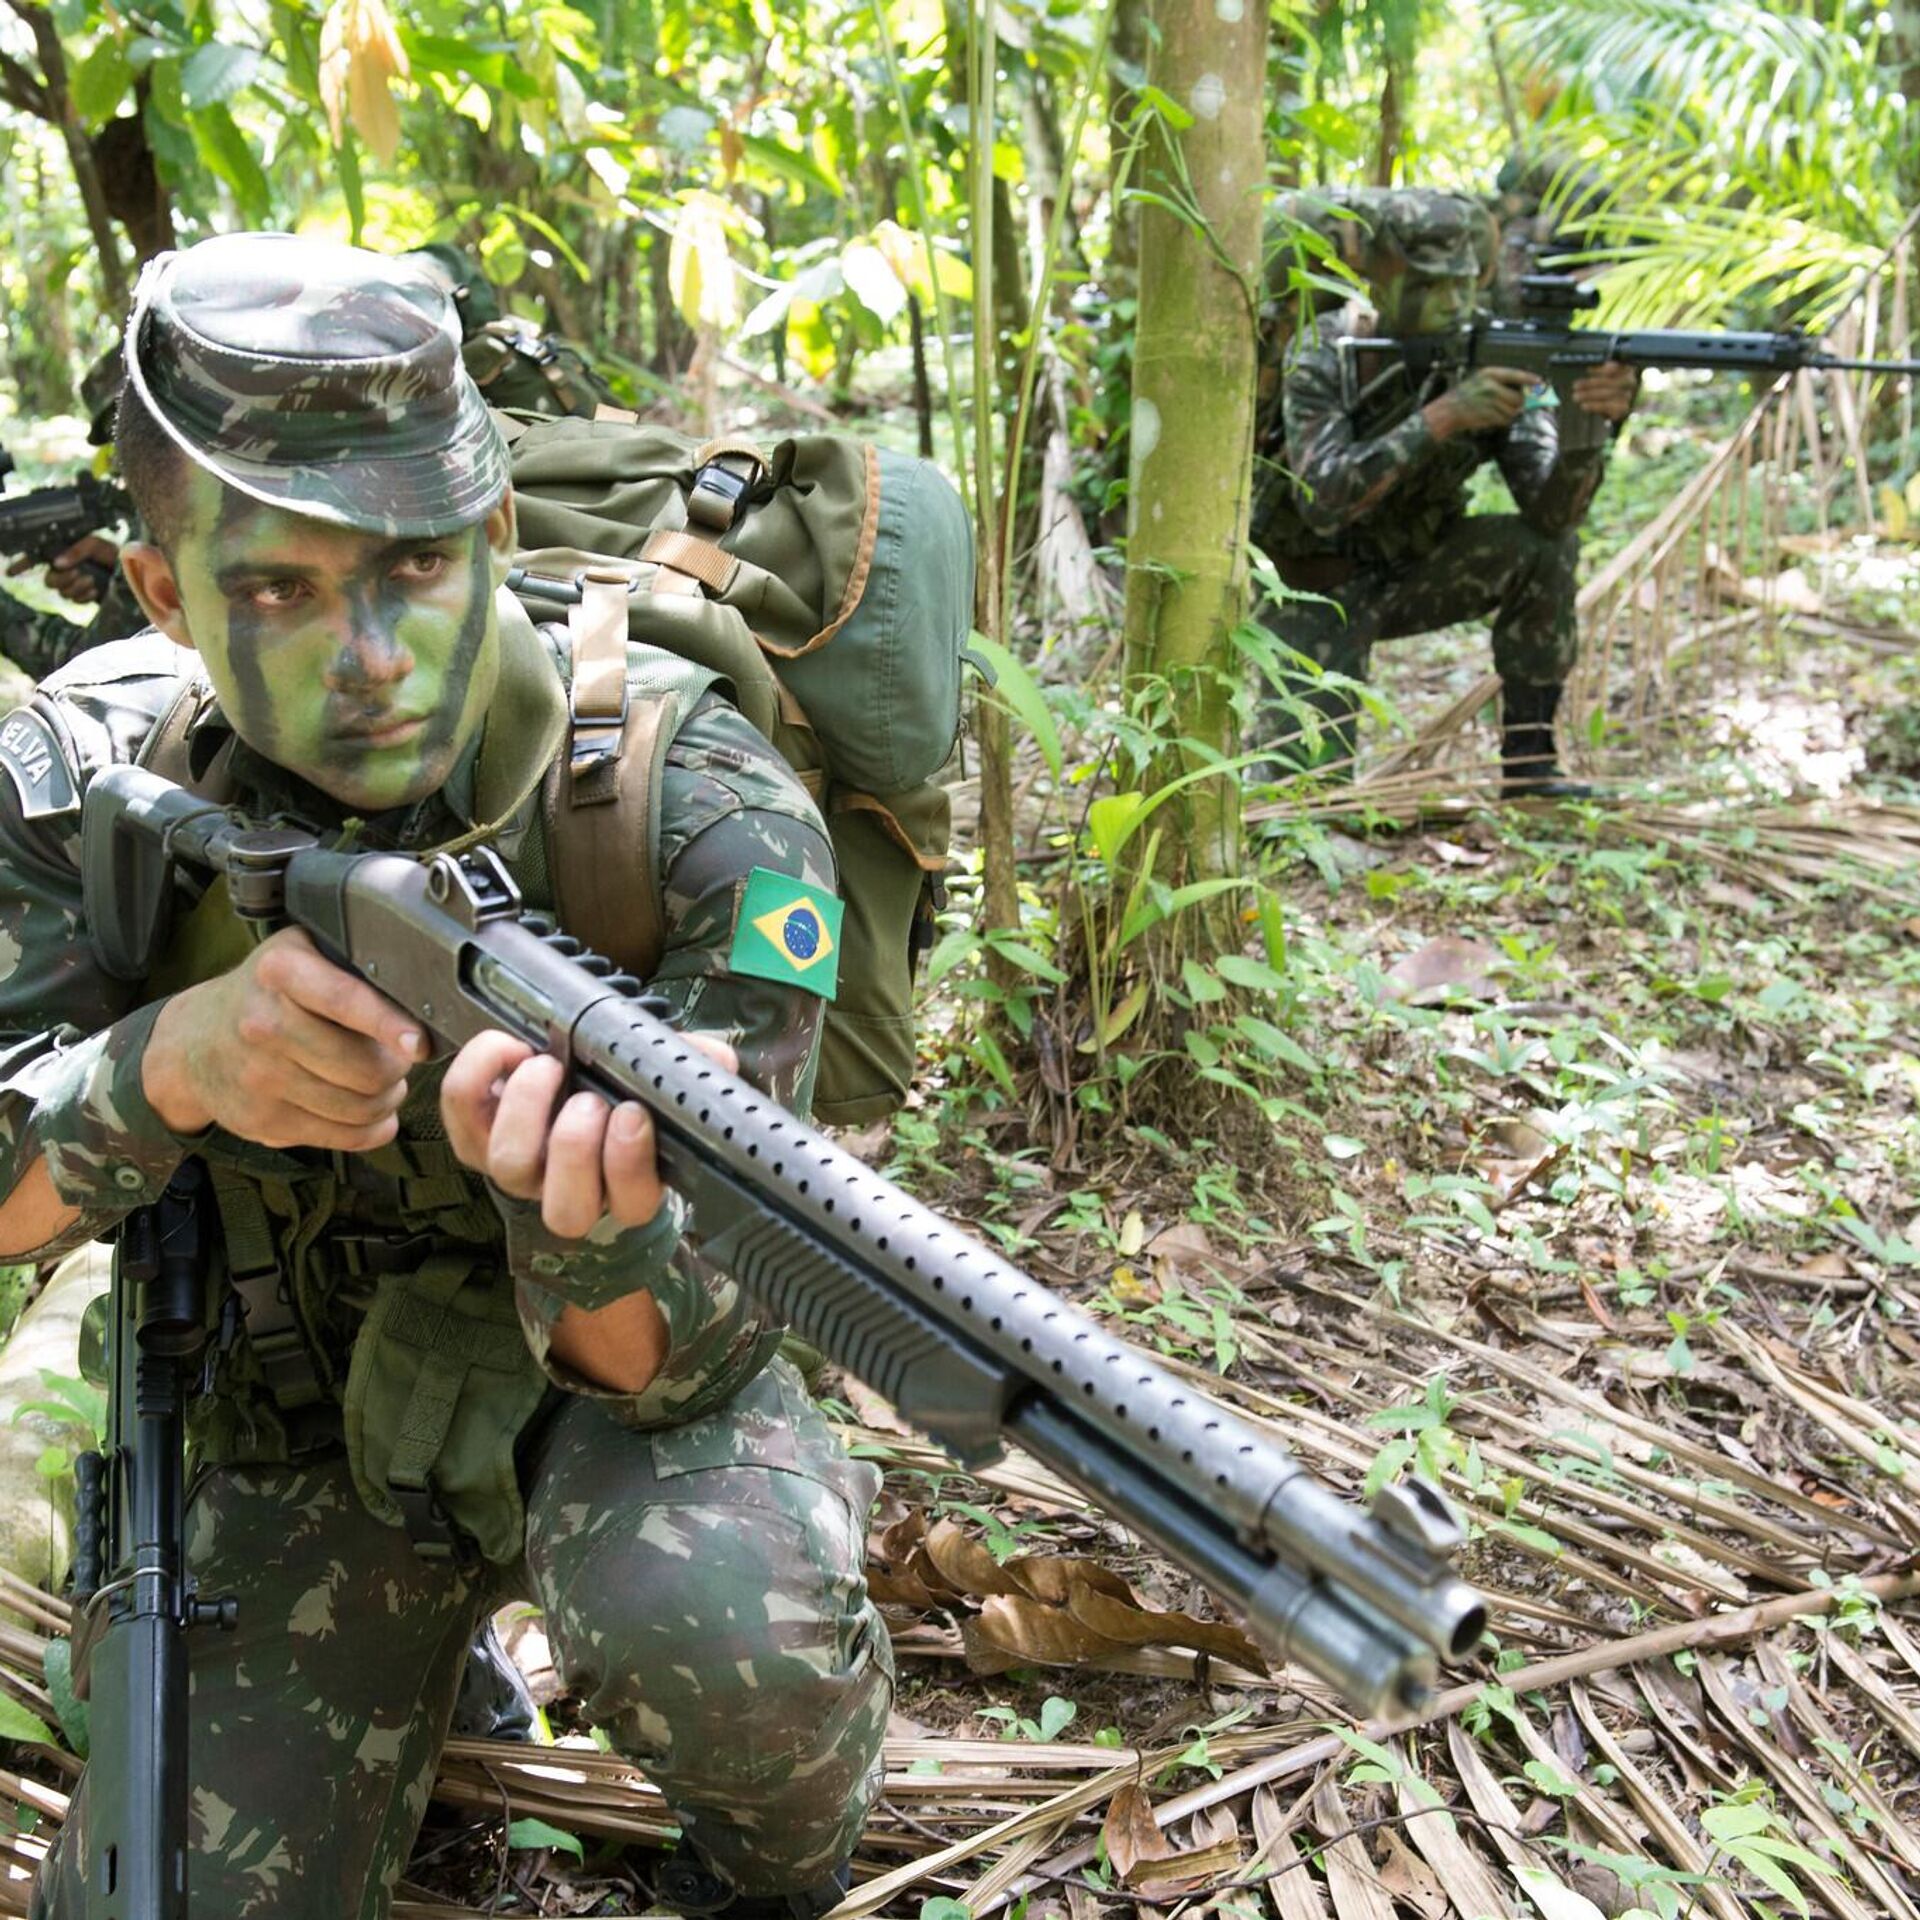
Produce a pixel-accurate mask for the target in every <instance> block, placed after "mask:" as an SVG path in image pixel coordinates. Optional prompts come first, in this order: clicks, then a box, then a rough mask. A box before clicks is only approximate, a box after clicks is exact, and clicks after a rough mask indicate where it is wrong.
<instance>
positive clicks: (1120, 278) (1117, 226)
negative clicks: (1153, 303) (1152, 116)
mask: <svg viewBox="0 0 1920 1920" xmlns="http://www.w3.org/2000/svg"><path fill="white" fill-rule="evenodd" d="M1146 69H1147V0H1114V10H1113V26H1112V28H1111V29H1110V36H1109V40H1108V46H1107V150H1108V152H1109V153H1110V154H1111V155H1112V157H1113V162H1112V163H1113V170H1114V180H1113V182H1112V188H1113V192H1114V197H1113V206H1112V209H1111V211H1110V213H1109V215H1108V219H1109V231H1110V234H1111V238H1110V239H1109V240H1108V242H1107V295H1108V298H1109V299H1113V300H1130V299H1131V298H1132V297H1133V293H1134V288H1135V286H1136V285H1137V283H1138V279H1139V271H1140V210H1139V209H1138V208H1137V207H1134V206H1131V205H1129V204H1127V203H1126V202H1124V201H1123V200H1122V198H1121V196H1120V192H1119V188H1120V187H1121V185H1122V184H1123V183H1122V181H1121V178H1120V174H1121V168H1122V166H1123V165H1125V166H1126V167H1127V180H1128V182H1130V183H1131V184H1132V185H1135V186H1137V185H1138V184H1139V178H1140V176H1139V160H1138V157H1137V156H1136V158H1135V159H1134V160H1133V161H1131V162H1130V163H1129V162H1127V160H1126V155H1127V150H1128V146H1129V144H1130V142H1131V140H1132V138H1133V136H1132V135H1131V134H1130V133H1129V132H1128V131H1127V129H1128V127H1129V126H1130V125H1131V124H1132V121H1133V115H1134V109H1135V108H1136V107H1137V106H1138V105H1139V102H1140V90H1139V86H1138V82H1139V81H1140V80H1141V79H1142V78H1144V77H1145V74H1146Z"/></svg>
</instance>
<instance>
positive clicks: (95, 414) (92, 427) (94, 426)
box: [80, 344, 127, 447]
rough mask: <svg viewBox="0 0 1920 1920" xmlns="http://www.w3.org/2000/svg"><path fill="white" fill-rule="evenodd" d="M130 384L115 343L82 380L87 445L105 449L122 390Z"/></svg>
mask: <svg viewBox="0 0 1920 1920" xmlns="http://www.w3.org/2000/svg"><path fill="white" fill-rule="evenodd" d="M126 383H127V362H126V357H125V355H123V354H122V352H121V351H120V348H119V346H118V345H117V344H116V345H114V346H112V347H110V348H108V350H107V351H106V352H105V353H103V354H102V355H101V356H100V358H99V359H98V360H96V361H95V362H94V363H93V365H92V366H90V367H89V368H88V369H87V370H86V373H85V374H84V375H83V376H82V377H81V381H80V404H81V405H82V406H83V407H85V408H86V410H87V444H88V445H89V446H93V447H104V446H105V445H107V443H108V442H109V441H110V440H112V438H113V416H114V413H115V411H116V409H117V408H118V407H119V405H120V389H121V388H122V387H123V386H125V385H126Z"/></svg>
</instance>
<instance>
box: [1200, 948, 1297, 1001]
mask: <svg viewBox="0 0 1920 1920" xmlns="http://www.w3.org/2000/svg"><path fill="white" fill-rule="evenodd" d="M1213 964H1214V965H1215V966H1216V967H1218V968H1219V970H1220V977H1221V978H1222V979H1223V980H1231V981H1232V982H1233V984H1234V985H1235V986H1236V987H1248V988H1251V989H1252V990H1253V991H1254V992H1256V993H1279V992H1280V991H1281V990H1282V989H1283V988H1284V987H1285V986H1286V984H1287V982H1286V977H1285V976H1284V975H1283V974H1278V973H1275V972H1274V970H1273V969H1272V968H1271V967H1270V966H1268V965H1267V964H1266V962H1265V961H1263V960H1249V959H1248V958H1247V956H1246V955H1245V954H1244V953H1223V954H1222V955H1221V956H1220V958H1219V959H1218V960H1216V961H1215V962H1214V963H1213Z"/></svg>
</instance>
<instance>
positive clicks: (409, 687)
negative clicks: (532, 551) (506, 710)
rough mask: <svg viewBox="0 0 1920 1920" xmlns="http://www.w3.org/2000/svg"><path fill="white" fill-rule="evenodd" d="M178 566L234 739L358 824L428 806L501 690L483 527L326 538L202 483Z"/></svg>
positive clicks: (184, 600) (325, 528) (330, 532)
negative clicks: (351, 813) (361, 815)
mask: <svg viewBox="0 0 1920 1920" xmlns="http://www.w3.org/2000/svg"><path fill="white" fill-rule="evenodd" d="M191 485H192V489H193V492H192V501H191V513H190V515H189V518H188V525H187V530H186V532H185V533H183V535H182V536H181V538H180V539H179V541H178V542H177V543H176V550H175V552H174V553H173V555H172V556H171V558H172V563H173V572H174V578H175V581H176V583H177V584H178V587H179V592H180V602H181V607H182V610H183V612H184V614H185V617H186V626H187V631H188V633H189V634H190V635H191V637H192V640H193V644H194V646H195V647H196V648H197V649H198V650H199V653H200V657H201V659H202V660H203V661H205V663H206V668H207V677H208V678H209V679H210V680H211V681H212V682H213V689H214V692H215V693H216V694H217V695H218V696H219V699H220V705H221V707H222V709H223V711H224V712H225V713H226V716H227V718H228V719H229V720H230V721H232V723H233V726H234V730H235V731H236V732H237V733H238V734H239V735H240V737H241V739H243V740H244V741H245V742H246V743H247V744H248V745H249V746H250V747H252V748H253V749H254V750H255V751H256V752H257V753H261V754H264V755H265V756H266V757H267V758H268V759H270V760H272V761H274V762H275V763H276V764H277V765H279V766H282V767H285V768H286V769H287V770H288V771H289V772H291V773H296V774H298V775H299V776H300V777H301V778H302V779H304V780H307V781H309V782H311V783H312V784H313V785H314V786H316V787H318V788H320V789H321V791H322V792H324V793H328V794H330V795H332V796H333V798H334V799H336V800H338V801H340V802H341V804H342V805H344V806H347V807H350V808H352V809H354V810H355V811H356V812H365V813H375V812H380V811H383V810H384V809H386V808H388V807H396V806H404V805H406V804H408V803H409V802H411V801H414V800H418V799H421V798H422V797H424V796H425V795H427V794H429V793H432V792H434V791H435V790H436V789H438V788H439V787H440V786H441V785H442V784H443V783H444V782H445V780H446V777H447V775H448V773H449V772H450V771H451V769H452V767H453V765H454V762H455V761H456V760H458V758H459V757H460V754H461V751H462V750H463V749H464V748H465V747H466V746H467V745H468V743H469V742H470V741H471V740H472V739H473V737H474V735H475V734H476V733H477V732H478V731H479V729H480V726H481V723H482V721H483V720H484V718H485V715H486V711H487V706H488V703H489V702H490V701H491V699H492V697H493V690H494V684H495V682H496V680H497V679H498V677H499V669H500V638H499V630H498V627H497V625H496V622H495V618H494V607H493V595H494V589H495V587H496V586H497V585H498V584H499V581H500V579H501V578H502V577H503V570H504V566H505V562H504V559H500V558H498V557H497V556H496V555H495V554H494V551H493V548H492V546H491V545H490V543H489V541H488V537H487V527H486V523H485V522H482V523H481V524H479V525H477V526H473V527H468V528H464V529H462V530H461V531H460V532H458V533H453V534H448V535H446V536H444V537H442V538H439V539H431V540H420V539H410V540H395V539H392V538H389V537H388V536H387V535H385V534H378V533H362V532H358V531H356V530H354V529H351V528H346V527H335V526H329V525H327V524H326V523H324V522H322V521H317V520H309V519H306V518H303V517H302V516H300V515H298V514H293V513H288V512H286V511H285V510H284V509H282V508H278V507H269V506H264V505H262V504H260V503H259V502H257V501H254V500H250V499H248V498H247V497H246V496H245V495H244V494H240V493H236V492H234V491H233V490H232V489H230V488H227V487H223V486H222V485H221V484H220V483H219V482H218V481H217V480H215V479H214V478H213V477H212V476H211V475H209V474H205V473H201V472H198V471H196V472H195V473H194V474H193V477H192V482H191Z"/></svg>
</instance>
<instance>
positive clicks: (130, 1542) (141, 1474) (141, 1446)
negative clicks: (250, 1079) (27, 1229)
mask: <svg viewBox="0 0 1920 1920" xmlns="http://www.w3.org/2000/svg"><path fill="white" fill-rule="evenodd" d="M215 1229H216V1214H215V1210H214V1207H213V1198H212V1186H211V1183H210V1182H209V1181H208V1179H207V1173H206V1169H205V1168H204V1167H203V1166H202V1165H201V1164H200V1162H199V1161H198V1160H186V1161H183V1162H182V1163H181V1165H180V1168H179V1170H178V1171H177V1172H176V1173H175V1174H174V1176H173V1178H172V1179H171V1180H170V1181H168V1183H167V1187H166V1191H165V1192H164V1193H163V1194H162V1195H161V1197H160V1198H159V1200H158V1201H156V1202H155V1203H154V1204H153V1205H152V1206H150V1207H141V1208H139V1209H137V1210H136V1211H135V1212H133V1213H131V1214H129V1215H128V1216H127V1218H126V1219H125V1220H124V1221H123V1222H122V1223H121V1227H120V1232H119V1235H118V1241H117V1244H116V1246H115V1249H114V1261H113V1292H112V1297H111V1308H112V1311H111V1315H110V1318H109V1323H108V1324H109V1329H110V1331H109V1334H108V1369H109V1381H110V1385H111V1393H110V1397H109V1401H108V1437H107V1452H106V1454H105V1455H104V1457H103V1456H102V1455H100V1454H97V1453H87V1454H82V1455H81V1456H80V1458H79V1460H78V1461H76V1462H75V1469H74V1477H75V1484H76V1488H77V1493H78V1524H77V1525H76V1528H75V1540H74V1562H73V1596H74V1601H75V1607H76V1612H75V1619H76V1630H75V1635H74V1639H75V1658H74V1671H75V1673H76V1675H77V1676H78V1677H79V1679H80V1684H81V1685H82V1686H83V1687H84V1688H85V1690H86V1695H87V1699H88V1701H89V1703H90V1712H91V1715H92V1725H93V1726H94V1727H95V1728H96V1729H99V1730H100V1732H101V1733H103V1734H107V1735H108V1738H107V1739H106V1740H105V1741H104V1742H100V1741H96V1743H95V1744H94V1746H93V1748H92V1754H93V1761H92V1764H91V1766H90V1767H89V1769H88V1777H87V1815H86V1822H85V1834H86V1845H87V1857H86V1860H85V1861H84V1863H83V1867H82V1870H83V1874H84V1877H85V1881H86V1888H87V1914H88V1920H185V1916H186V1913H187V1806H188V1788H189V1785H190V1784H191V1782H190V1776H189V1774H188V1768H187V1649H186V1645H185V1638H184V1636H185V1632H186V1629H187V1628H188V1627H191V1626H203V1625H217V1626H223V1627H231V1626H232V1625H233V1624H234V1620H235V1607H234V1602H233V1601H231V1600H217V1601H203V1600H201V1599H200V1598H199V1596H198V1594H197V1593H196V1591H195V1588H194V1583H193V1579H192V1576H191V1575H190V1574H189V1573H188V1571H187V1549H186V1470H185V1463H186V1411H187V1400H188V1397H189V1396H190V1395H191V1394H192V1393H193V1391H194V1390H195V1388H196V1387H197V1385H198V1384H199V1377H200V1367H201V1362H202V1360H203V1358H204V1356H205V1353H206V1348H207V1280H208V1275H209V1272H210V1271H211V1267H212V1256H213V1235H214V1232H215ZM109 1730H110V1732H109Z"/></svg>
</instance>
